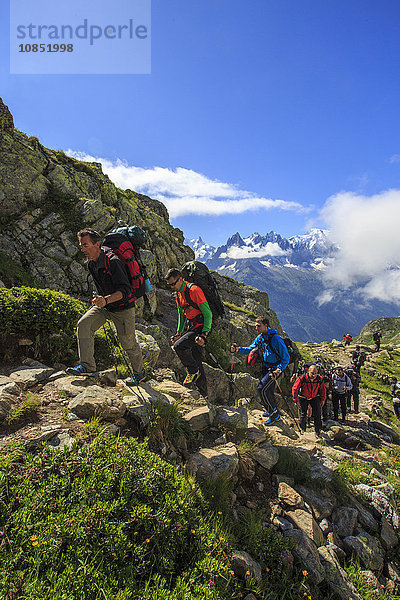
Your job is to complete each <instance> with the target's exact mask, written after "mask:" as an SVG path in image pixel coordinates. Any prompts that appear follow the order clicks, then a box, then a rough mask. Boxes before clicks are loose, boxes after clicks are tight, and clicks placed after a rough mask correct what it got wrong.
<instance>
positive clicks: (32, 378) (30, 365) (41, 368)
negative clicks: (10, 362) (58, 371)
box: [10, 359, 54, 390]
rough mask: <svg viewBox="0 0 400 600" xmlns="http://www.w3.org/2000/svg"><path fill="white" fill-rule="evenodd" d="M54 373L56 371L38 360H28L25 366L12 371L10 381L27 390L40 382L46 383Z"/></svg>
mask: <svg viewBox="0 0 400 600" xmlns="http://www.w3.org/2000/svg"><path fill="white" fill-rule="evenodd" d="M52 373H54V369H51V368H50V367H47V366H46V365H43V364H42V363H40V362H38V361H36V360H31V359H28V360H26V361H25V363H24V364H23V365H21V366H20V367H17V368H16V369H13V370H12V371H11V373H10V379H12V380H13V381H14V382H15V383H17V384H18V385H19V387H20V388H22V389H24V390H25V389H27V388H29V387H32V386H33V385H35V384H36V383H38V382H40V381H46V379H47V378H48V377H50V375H52Z"/></svg>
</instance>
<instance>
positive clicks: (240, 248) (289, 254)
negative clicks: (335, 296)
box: [186, 229, 337, 269]
mask: <svg viewBox="0 0 400 600" xmlns="http://www.w3.org/2000/svg"><path fill="white" fill-rule="evenodd" d="M186 243H187V244H188V245H189V246H190V247H191V248H193V250H194V251H195V254H196V258H197V259H198V260H203V261H211V260H212V261H213V263H214V262H215V261H217V260H223V261H224V267H225V268H226V267H228V266H229V264H230V263H231V262H232V261H236V260H240V259H256V260H258V261H264V262H266V263H268V264H267V265H266V266H272V265H277V266H301V267H304V268H311V269H315V268H317V269H318V268H321V264H324V260H325V261H326V260H327V259H328V260H329V259H331V258H332V257H333V256H334V254H335V252H336V251H337V248H336V246H335V245H334V244H333V243H332V242H331V240H330V239H329V235H328V232H327V231H325V230H323V229H311V231H310V232H309V233H307V234H306V235H296V236H293V237H291V238H289V239H286V238H283V237H282V236H281V235H279V233H276V232H275V231H270V232H269V233H267V234H266V235H260V234H259V233H252V234H251V235H250V236H249V237H247V238H242V237H241V235H240V233H238V232H237V233H235V234H234V235H233V236H232V237H230V238H229V239H228V240H227V242H226V244H224V245H223V246H220V247H219V248H214V247H213V246H210V245H209V244H206V243H205V242H204V241H203V240H202V238H201V237H199V238H198V239H197V240H187V242H186ZM221 266H222V265H221V264H219V265H218V264H215V267H214V268H217V269H218V267H221Z"/></svg>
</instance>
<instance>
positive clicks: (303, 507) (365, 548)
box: [0, 345, 400, 600]
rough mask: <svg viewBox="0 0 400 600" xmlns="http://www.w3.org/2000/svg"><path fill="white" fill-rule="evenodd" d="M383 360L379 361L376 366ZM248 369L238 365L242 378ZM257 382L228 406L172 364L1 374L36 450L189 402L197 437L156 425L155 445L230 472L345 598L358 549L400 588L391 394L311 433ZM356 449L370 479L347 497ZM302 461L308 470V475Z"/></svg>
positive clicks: (307, 563) (378, 580) (3, 434)
mask: <svg viewBox="0 0 400 600" xmlns="http://www.w3.org/2000/svg"><path fill="white" fill-rule="evenodd" d="M315 346H316V345H315ZM320 346H321V345H320ZM351 350H352V348H350V351H351ZM313 352H314V353H315V354H320V353H323V354H324V356H325V357H326V358H327V359H329V360H332V361H334V362H335V363H338V364H344V365H345V364H347V362H348V356H349V350H348V349H346V350H344V349H343V348H340V347H337V348H329V347H328V346H326V347H317V348H315V347H314V348H313ZM371 358H372V359H371V360H370V361H369V362H368V366H367V367H366V368H367V369H369V368H371V367H372V366H373V364H374V357H371ZM208 370H209V371H208V373H209V376H210V377H213V378H214V379H213V380H214V386H217V385H219V386H223V385H224V381H225V385H227V384H229V380H228V378H226V375H225V374H224V373H222V372H221V371H220V370H218V369H212V368H211V367H208ZM244 375H245V374H240V375H238V382H239V383H240V380H241V379H243V376H244ZM246 378H250V376H246ZM250 379H251V378H250ZM246 380H247V379H246ZM252 383H253V386H252V387H253V392H252V393H251V394H249V395H250V396H251V397H243V398H240V399H237V401H236V402H235V405H232V403H231V404H230V405H228V404H226V405H222V404H221V403H215V404H213V403H211V401H209V400H206V399H204V398H203V397H202V396H200V394H199V393H198V392H197V391H195V390H190V389H188V388H185V387H183V386H182V385H180V384H179V383H178V382H177V381H176V377H175V374H174V372H173V371H170V370H169V369H166V368H163V369H156V370H154V372H153V378H152V379H151V380H149V381H147V382H146V383H144V384H142V385H140V386H139V387H138V388H133V389H131V388H127V386H126V385H125V384H124V383H123V382H122V381H121V380H117V377H116V374H115V371H114V370H108V371H104V372H101V373H99V374H98V376H96V378H93V377H74V376H65V373H64V372H63V371H59V372H55V371H54V369H51V368H49V367H47V366H46V365H42V364H41V363H38V362H36V361H34V360H32V359H26V360H25V361H24V364H22V365H18V366H17V367H14V368H11V369H3V372H2V375H1V376H0V411H1V417H2V419H3V426H2V427H1V430H0V446H1V448H2V449H7V448H8V447H10V445H11V444H14V443H15V442H20V443H23V444H24V445H26V446H27V447H29V448H30V449H32V450H34V449H35V448H37V447H38V446H39V445H40V444H41V443H46V444H49V445H50V446H52V447H54V448H59V449H62V448H64V447H65V446H66V447H68V448H70V447H72V445H73V443H74V440H75V439H76V438H77V436H79V432H80V431H81V429H82V427H83V426H84V425H85V422H87V420H88V419H90V418H92V417H99V418H100V419H101V420H102V421H104V423H105V424H106V426H107V427H108V429H109V431H110V433H114V434H119V433H120V434H122V435H134V436H139V437H143V436H144V435H146V434H147V435H148V434H149V431H151V429H149V427H150V425H151V423H153V422H154V417H155V411H157V410H160V409H159V407H160V406H164V407H165V406H167V407H168V406H171V405H174V403H176V402H178V403H179V412H180V419H181V421H182V423H184V424H185V427H186V428H187V431H188V432H190V436H189V437H183V436H180V437H179V436H178V437H177V438H176V439H171V438H170V437H168V435H166V434H165V430H163V429H162V428H161V429H159V430H157V429H156V431H155V433H154V428H153V430H152V434H150V440H151V441H150V443H151V447H152V449H153V450H155V451H156V452H158V453H159V454H160V455H161V456H162V457H163V458H164V459H165V460H168V461H169V462H171V463H173V464H177V465H179V464H184V465H186V467H187V468H188V469H189V470H190V471H192V472H193V473H195V474H196V476H197V478H199V479H204V478H207V477H216V476H217V475H220V474H223V475H224V477H226V478H228V479H230V480H231V481H232V485H233V492H232V495H231V503H232V507H233V514H234V515H236V516H237V518H239V516H240V514H242V513H244V512H246V511H254V510H255V511H258V512H259V513H260V514H262V515H264V518H265V522H266V526H268V527H271V528H273V529H274V530H275V531H276V532H277V533H278V534H279V535H284V536H286V537H289V538H291V539H294V540H295V541H296V542H297V545H296V546H295V548H294V549H293V551H292V554H291V557H288V564H287V569H289V570H291V569H293V568H295V567H294V562H293V561H295V564H298V565H301V567H302V568H304V569H306V571H307V573H308V574H309V578H310V581H312V582H314V583H316V584H321V583H322V582H324V583H325V584H327V585H328V587H330V588H331V591H333V592H335V593H336V594H337V595H338V596H339V597H341V598H343V599H346V600H347V599H348V598H349V597H352V598H353V600H355V599H361V597H362V596H360V595H359V594H358V592H357V590H356V589H355V587H354V585H353V584H352V583H351V581H350V579H349V577H348V576H347V574H346V572H345V570H344V569H343V564H344V561H345V559H346V558H347V559H348V558H349V557H351V556H355V557H357V559H358V560H359V561H360V564H361V565H362V569H363V573H364V575H365V577H367V578H368V580H369V581H370V582H371V586H372V587H373V588H374V589H376V590H377V591H379V593H380V592H381V590H382V589H384V590H389V591H390V590H391V593H393V594H395V593H397V592H396V590H397V586H398V585H399V584H400V570H399V569H398V567H397V566H396V563H395V561H393V560H391V559H390V556H391V554H390V553H391V552H392V551H393V549H395V548H396V546H397V544H398V537H397V531H398V528H399V526H400V516H399V514H398V512H397V509H396V505H395V501H394V493H395V492H394V488H393V487H392V485H391V484H390V483H389V482H388V480H387V478H386V476H385V475H384V474H383V473H382V472H381V471H383V470H384V466H383V465H382V468H381V469H380V464H381V463H380V460H381V453H382V451H383V450H384V451H385V452H386V453H387V452H389V453H390V452H391V451H395V449H396V447H397V441H398V435H397V432H396V431H395V430H394V429H392V428H391V427H390V426H389V425H387V424H385V423H384V422H381V421H379V420H373V419H371V416H369V415H370V414H371V408H372V407H373V406H374V405H376V404H377V403H378V404H379V402H381V400H379V399H378V397H373V396H372V397H371V395H368V394H367V393H365V392H364V391H363V392H362V394H361V398H362V400H361V411H360V413H359V414H358V415H349V419H348V420H347V421H346V422H345V423H337V422H335V421H332V420H330V421H328V423H327V425H326V428H325V429H326V430H325V431H324V432H323V433H322V436H321V437H320V438H317V437H316V436H315V434H314V431H313V429H312V428H310V429H308V430H307V432H306V433H300V431H299V428H298V424H297V423H296V419H295V418H294V417H296V414H297V409H296V406H295V405H294V404H293V403H292V401H291V400H290V399H287V398H286V399H283V398H282V397H280V396H279V395H277V398H278V403H279V405H280V409H281V410H282V419H281V420H280V421H278V422H276V423H275V424H274V425H272V426H270V427H266V426H265V425H264V419H263V418H262V407H261V405H259V404H258V402H257V399H256V397H255V394H254V383H255V382H252ZM244 387H245V386H244ZM290 402H291V404H288V403H290ZM157 407H158V408H157ZM18 410H19V412H18ZM366 411H369V414H367V412H366ZM158 414H160V413H158ZM345 459H349V460H357V461H359V462H360V463H363V464H364V465H365V468H366V469H367V473H368V477H367V479H365V480H364V479H362V480H360V482H359V483H357V484H355V485H354V486H353V488H352V491H351V492H350V493H349V492H348V493H346V494H345V495H344V496H342V497H341V496H340V495H339V496H338V495H337V493H336V490H335V486H337V479H336V477H337V471H338V468H339V464H340V463H341V461H343V460H345ZM285 461H286V463H285ZM299 470H300V471H302V472H303V475H304V473H306V476H305V477H303V479H302V476H299V473H298V472H299ZM364 481H367V483H365V482H364ZM360 496H362V498H364V500H365V499H367V502H366V503H363V502H362V501H361V500H360ZM388 553H389V554H388ZM243 560H245V564H246V569H252V570H253V572H254V573H258V570H257V569H258V567H257V566H254V565H253V562H254V561H253V562H252V559H251V557H249V556H248V557H245V558H244V559H243ZM238 568H239V567H238ZM240 568H242V567H240ZM239 570H240V569H239ZM374 586H375V587H374ZM382 586H383V587H382ZM393 597H396V596H394V595H393Z"/></svg>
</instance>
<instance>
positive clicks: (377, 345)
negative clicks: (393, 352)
mask: <svg viewBox="0 0 400 600" xmlns="http://www.w3.org/2000/svg"><path fill="white" fill-rule="evenodd" d="M372 339H373V340H374V342H375V352H379V350H380V349H381V339H382V334H381V332H380V331H375V333H374V335H373V336H372Z"/></svg>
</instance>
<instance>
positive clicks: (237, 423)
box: [214, 406, 248, 430]
mask: <svg viewBox="0 0 400 600" xmlns="http://www.w3.org/2000/svg"><path fill="white" fill-rule="evenodd" d="M247 423H248V419H247V410H246V409H245V408H244V407H243V406H238V407H237V408H235V407H233V406H232V407H229V406H218V407H217V410H216V415H215V419H214V425H217V426H218V425H221V426H223V427H226V428H227V429H230V430H232V429H246V428H247Z"/></svg>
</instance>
